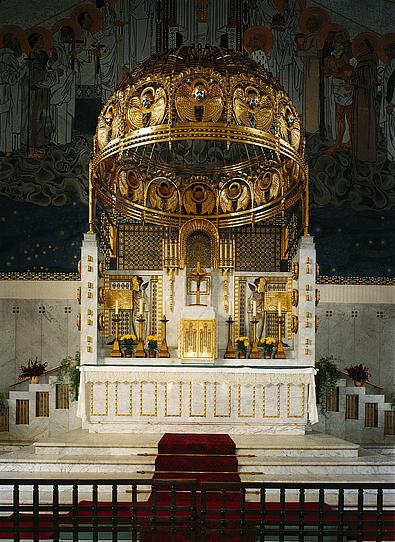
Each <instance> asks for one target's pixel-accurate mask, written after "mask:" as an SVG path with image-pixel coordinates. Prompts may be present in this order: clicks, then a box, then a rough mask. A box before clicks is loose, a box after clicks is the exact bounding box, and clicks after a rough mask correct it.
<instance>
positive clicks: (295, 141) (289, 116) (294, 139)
mask: <svg viewBox="0 0 395 542" xmlns="http://www.w3.org/2000/svg"><path fill="white" fill-rule="evenodd" d="M279 132H280V137H281V139H284V140H285V141H286V142H287V143H289V144H290V145H291V146H292V147H293V148H294V149H295V150H296V151H297V150H299V145H300V121H299V117H298V115H297V113H294V112H293V111H292V109H291V108H290V106H289V105H288V104H283V106H282V111H281V115H280V116H279Z"/></svg>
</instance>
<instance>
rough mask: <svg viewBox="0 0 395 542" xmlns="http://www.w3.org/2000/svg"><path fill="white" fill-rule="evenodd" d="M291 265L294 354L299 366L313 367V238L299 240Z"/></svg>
mask: <svg viewBox="0 0 395 542" xmlns="http://www.w3.org/2000/svg"><path fill="white" fill-rule="evenodd" d="M293 263H296V264H297V265H298V273H297V274H298V276H297V278H294V280H293V289H295V290H298V305H297V306H296V307H294V314H295V315H296V316H297V317H298V331H297V333H296V335H295V354H296V357H297V359H298V360H299V362H300V364H301V365H309V366H314V362H315V316H316V306H315V289H316V252H315V245H314V239H313V237H301V238H300V240H299V244H298V249H297V252H296V255H295V258H294V260H293ZM294 272H295V270H294Z"/></svg>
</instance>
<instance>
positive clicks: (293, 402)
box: [287, 383, 305, 418]
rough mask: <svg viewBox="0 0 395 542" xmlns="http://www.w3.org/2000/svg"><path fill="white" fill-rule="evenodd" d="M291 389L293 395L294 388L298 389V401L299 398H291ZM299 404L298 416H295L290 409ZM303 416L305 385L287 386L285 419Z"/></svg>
mask: <svg viewBox="0 0 395 542" xmlns="http://www.w3.org/2000/svg"><path fill="white" fill-rule="evenodd" d="M291 387H292V389H293V390H294V392H293V393H295V388H296V389H298V391H299V394H300V400H299V398H296V399H295V398H291ZM297 403H299V405H300V414H295V413H294V412H293V411H292V408H293V407H294V406H295V405H296V404H297ZM304 416H305V384H303V383H302V384H299V385H295V384H287V417H288V418H304Z"/></svg>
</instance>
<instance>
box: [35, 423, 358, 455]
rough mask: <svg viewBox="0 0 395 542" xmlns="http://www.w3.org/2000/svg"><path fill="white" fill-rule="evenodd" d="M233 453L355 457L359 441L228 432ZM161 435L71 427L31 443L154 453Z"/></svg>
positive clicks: (76, 451)
mask: <svg viewBox="0 0 395 542" xmlns="http://www.w3.org/2000/svg"><path fill="white" fill-rule="evenodd" d="M231 436H232V438H233V440H234V442H235V444H236V454H237V455H238V456H239V457H242V456H260V457H265V456H266V457H273V456H278V457H357V456H358V449H359V445H358V444H354V443H352V442H347V441H345V440H342V439H339V438H337V437H333V436H331V435H324V434H321V433H310V434H308V435H292V436H285V435H231ZM159 439H160V435H156V434H148V433H147V434H134V435H125V434H112V435H103V434H88V433H86V432H84V431H82V430H76V431H71V432H70V433H68V434H66V435H63V436H61V437H53V438H50V439H46V440H42V441H40V442H36V443H34V451H35V454H36V455H51V456H53V455H56V456H66V455H72V456H77V455H81V456H84V455H85V456H86V455H92V456H95V457H97V456H112V457H115V456H130V455H140V456H152V457H154V458H155V457H156V455H157V450H158V441H159Z"/></svg>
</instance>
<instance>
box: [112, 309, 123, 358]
mask: <svg viewBox="0 0 395 542" xmlns="http://www.w3.org/2000/svg"><path fill="white" fill-rule="evenodd" d="M115 308H117V306H116V305H115ZM112 318H113V321H114V324H115V337H114V342H113V345H112V351H111V357H112V358H120V357H121V355H122V354H121V349H120V348H119V321H120V316H119V314H118V313H115V314H114V315H113V317H112Z"/></svg>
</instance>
